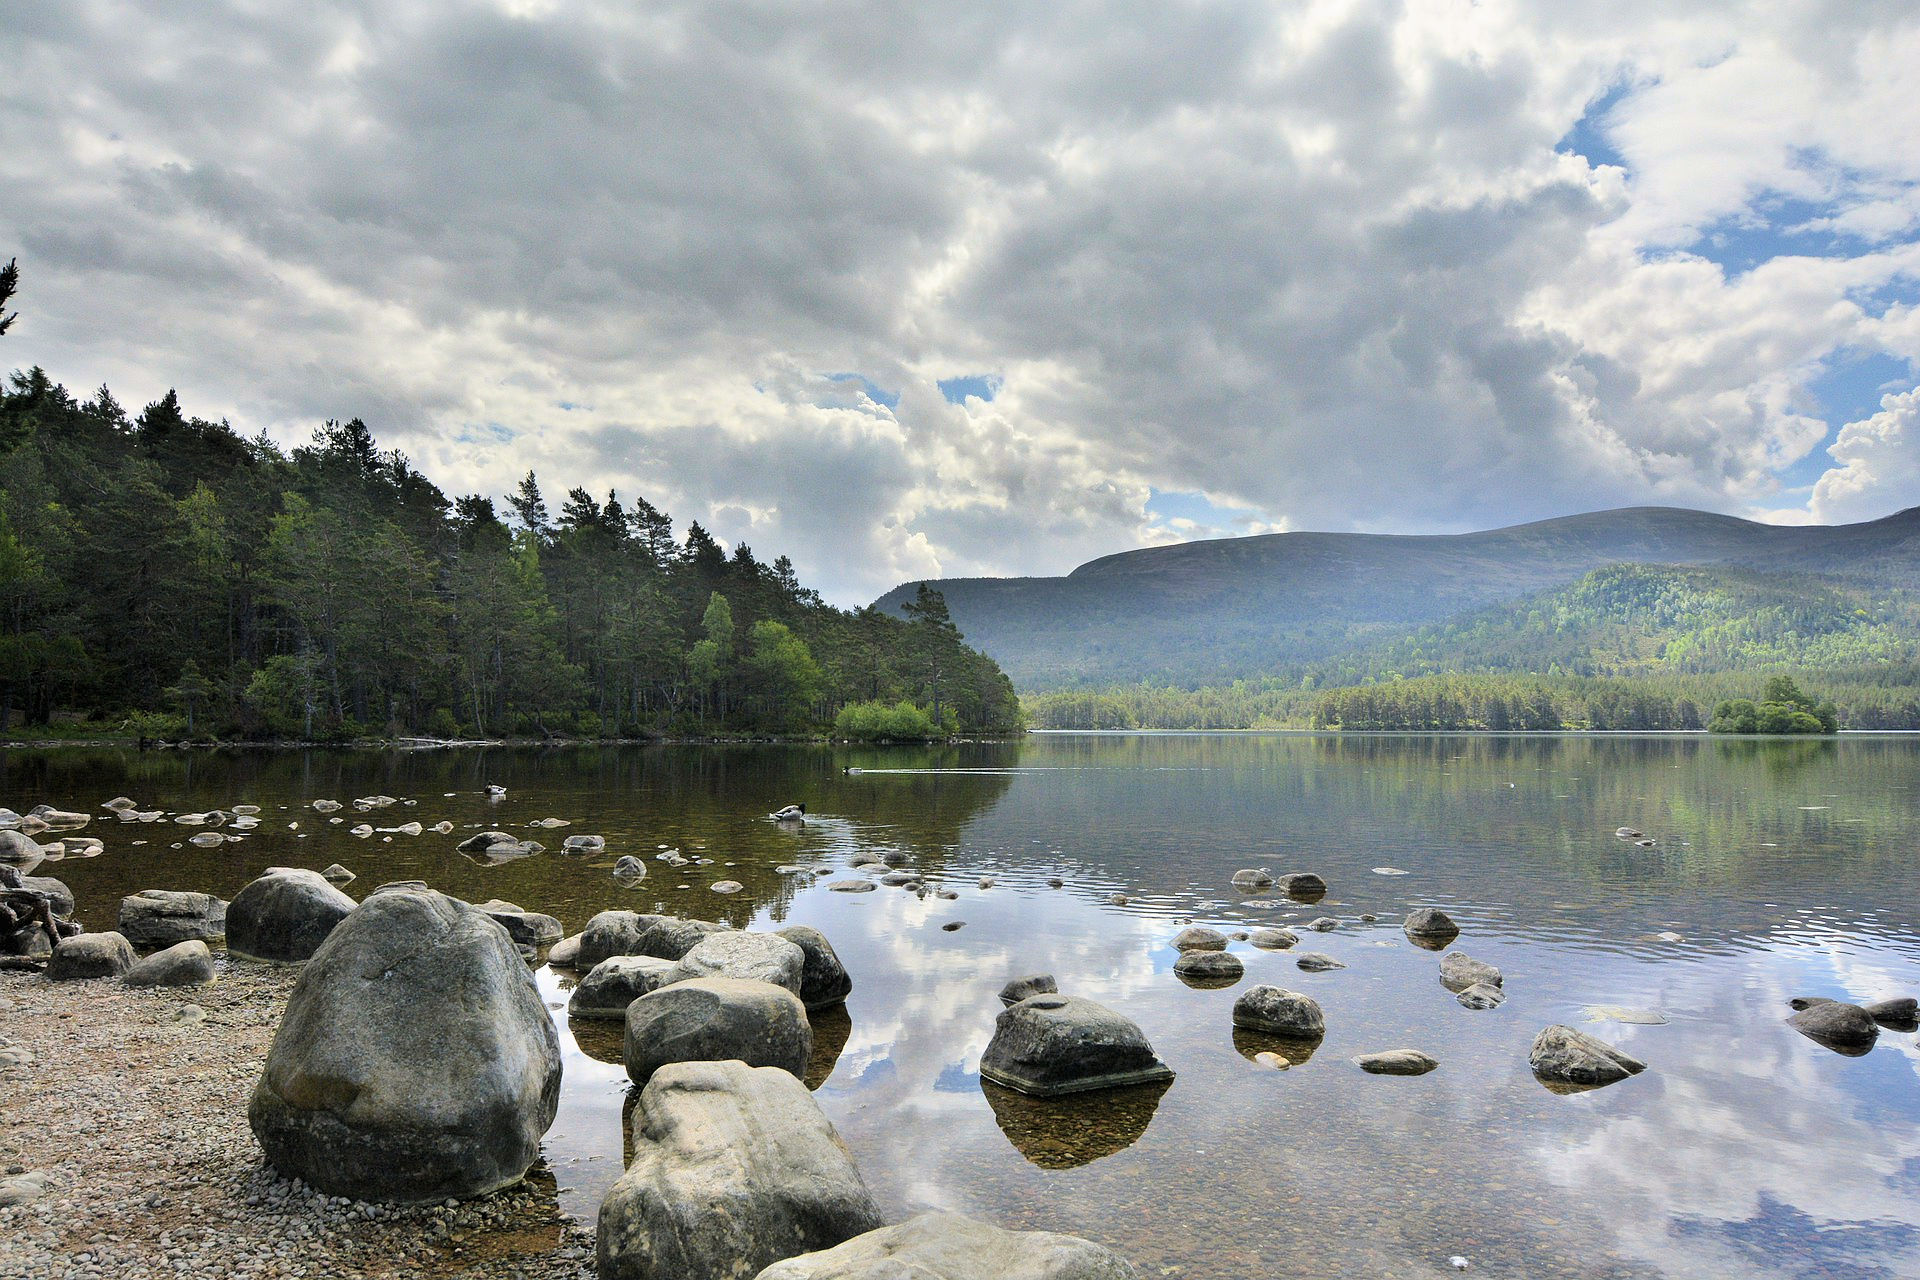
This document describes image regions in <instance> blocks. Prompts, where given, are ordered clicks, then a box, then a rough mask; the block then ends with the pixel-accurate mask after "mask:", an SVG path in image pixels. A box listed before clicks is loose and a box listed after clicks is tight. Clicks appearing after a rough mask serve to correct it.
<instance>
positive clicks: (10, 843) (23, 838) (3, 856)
mask: <svg viewBox="0 0 1920 1280" xmlns="http://www.w3.org/2000/svg"><path fill="white" fill-rule="evenodd" d="M46 856H47V851H46V850H45V849H42V848H41V847H40V845H39V842H38V841H36V840H35V839H34V838H33V837H32V836H28V835H22V834H21V833H20V832H18V831H14V830H12V829H8V830H4V831H0V862H11V863H15V864H27V865H37V864H38V863H40V862H42V861H44V860H45V859H46Z"/></svg>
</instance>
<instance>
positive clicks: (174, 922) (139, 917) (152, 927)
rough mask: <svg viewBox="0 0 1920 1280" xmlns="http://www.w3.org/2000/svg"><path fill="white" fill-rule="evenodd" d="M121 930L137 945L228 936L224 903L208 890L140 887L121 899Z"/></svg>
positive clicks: (205, 939)
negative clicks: (202, 891)
mask: <svg viewBox="0 0 1920 1280" xmlns="http://www.w3.org/2000/svg"><path fill="white" fill-rule="evenodd" d="M120 932H121V933H123V934H125V935H126V938H127V941H128V942H131V943H132V944H133V945H134V946H136V947H171V946H172V945H173V944H174V943H176V942H191V941H198V942H217V941H218V940H219V939H221V938H224V937H226V935H227V903H226V900H225V899H224V898H216V897H214V896H213V895H212V894H210V893H186V892H180V891H176V890H172V889H142V890H141V891H140V892H138V893H135V894H130V895H129V896H127V897H124V898H122V899H120Z"/></svg>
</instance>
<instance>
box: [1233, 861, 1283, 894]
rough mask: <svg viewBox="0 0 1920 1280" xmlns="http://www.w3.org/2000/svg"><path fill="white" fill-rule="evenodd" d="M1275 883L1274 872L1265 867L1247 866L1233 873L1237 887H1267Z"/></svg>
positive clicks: (1234, 884) (1234, 885) (1235, 886)
mask: <svg viewBox="0 0 1920 1280" xmlns="http://www.w3.org/2000/svg"><path fill="white" fill-rule="evenodd" d="M1272 883H1273V873H1272V872H1271V871H1268V870H1267V869H1266V868H1265V867H1258V868H1256V867H1246V868H1243V869H1242V870H1239V871H1236V872H1234V873H1233V887H1234V888H1236V889H1249V890H1251V889H1265V888H1266V887H1268V886H1269V885H1271V884H1272Z"/></svg>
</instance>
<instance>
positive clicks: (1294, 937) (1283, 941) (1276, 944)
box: [1247, 929, 1300, 951]
mask: <svg viewBox="0 0 1920 1280" xmlns="http://www.w3.org/2000/svg"><path fill="white" fill-rule="evenodd" d="M1247 941H1248V942H1251V943H1252V944H1253V945H1254V946H1256V947H1259V948H1260V949H1261V950H1262V951H1285V950H1287V949H1288V948H1289V947H1292V946H1295V945H1297V944H1298V943H1299V941H1300V935H1299V934H1297V933H1295V932H1294V931H1293V930H1291V929H1255V930H1253V931H1252V932H1250V933H1249V934H1247Z"/></svg>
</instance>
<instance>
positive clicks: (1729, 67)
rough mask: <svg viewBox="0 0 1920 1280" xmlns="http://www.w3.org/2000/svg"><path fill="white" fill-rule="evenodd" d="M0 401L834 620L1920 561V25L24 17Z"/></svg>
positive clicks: (371, 10)
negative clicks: (86, 418) (1809, 534)
mask: <svg viewBox="0 0 1920 1280" xmlns="http://www.w3.org/2000/svg"><path fill="white" fill-rule="evenodd" d="M0 49H4V50H5V52H4V54H0V57H3V58H4V60H5V72H4V74H0V257H6V256H12V255H15V254H17V255H18V257H19V260H20V268H21V288H20V293H19V295H18V296H17V297H16V299H15V303H14V305H15V306H16V307H17V308H18V309H19V311H20V313H21V318H20V320H19V322H18V323H17V324H16V325H15V326H14V328H13V330H12V331H11V332H10V333H9V334H8V335H7V336H6V337H5V338H4V339H0V365H4V366H5V367H10V368H25V367H28V366H31V365H36V364H37V365H41V366H44V367H45V368H46V369H47V371H48V372H49V373H50V374H51V375H52V376H53V377H54V378H56V379H57V380H59V381H61V382H63V383H65V384H66V385H67V386H68V387H69V388H71V389H73V390H75V391H76V392H77V393H80V394H82V395H83V396H84V395H85V394H86V393H88V392H90V391H91V390H92V388H94V387H96V386H98V385H100V384H102V383H105V384H108V385H110V386H111V387H112V389H113V391H114V393H115V394H116V396H117V397H118V398H119V399H120V400H121V401H122V402H123V403H125V404H128V405H134V406H137V405H140V404H144V403H146V402H147V401H149V400H152V399H155V398H158V397H159V396H160V395H161V394H162V393H164V392H165V391H166V389H167V388H169V387H175V388H177V389H178V390H179V392H180V396H181V399H182V402H183V404H184V406H185V408H186V409H187V411H188V412H190V413H194V414H197V415H199V416H202V417H209V418H222V417H224V418H227V419H228V420H230V421H231V422H232V423H233V425H234V426H235V427H236V428H237V429H240V430H241V431H243V432H245V433H247V434H254V433H256V432H259V431H266V432H267V433H268V434H270V435H271V436H272V437H273V438H274V439H276V440H278V441H280V442H281V443H283V444H286V445H293V444H298V443H302V442H304V441H305V440H306V439H307V438H308V437H309V436H310V434H311V432H312V430H313V429H314V427H315V426H317V425H318V424H319V423H320V422H321V421H323V420H325V419H328V418H347V417H353V416H359V417H361V418H363V419H365V420H366V422H367V423H368V424H369V425H370V426H372V427H373V428H374V430H375V432H376V433H377V435H378V436H379V438H380V440H381V441H382V443H383V444H385V445H389V446H397V447H399V448H401V449H403V450H405V452H406V453H407V454H408V455H409V456H410V457H411V458H413V460H414V461H415V463H416V465H418V466H419V467H420V468H421V469H422V470H423V471H424V472H425V473H426V474H427V475H428V476H430V477H431V478H432V479H433V480H435V481H436V482H437V483H439V484H440V485H441V487H442V488H444V489H446V490H447V491H448V492H449V493H464V492H484V493H490V494H494V495H502V494H504V493H505V492H507V491H508V490H509V489H511V488H512V487H513V486H514V484H515V483H516V482H517V481H518V479H519V477H520V476H521V475H522V474H524V473H525V472H526V471H527V470H528V469H530V468H531V469H533V470H535V471H537V473H538V474H539V476H540V479H541V482H542V485H543V487H544V488H545V489H546V491H547V493H548V494H549V496H550V498H552V497H556V496H558V495H560V494H563V493H564V492H565V490H566V489H567V488H569V487H571V486H573V485H584V486H586V487H588V488H590V489H592V490H594V491H595V492H596V493H597V494H604V491H606V490H607V489H609V488H611V489H617V490H618V491H619V492H620V493H621V494H622V495H623V496H625V495H631V494H636V493H637V494H641V495H643V496H645V497H647V498H648V499H649V500H650V501H652V502H653V503H655V504H656V505H657V506H660V507H662V508H664V509H665V510H667V511H669V512H670V513H671V514H673V515H674V516H675V517H676V518H677V520H678V521H679V525H680V527H681V528H684V526H685V524H686V522H687V521H689V520H694V519H697V520H699V521H701V522H702V523H703V524H705V525H707V526H708V527H709V528H710V529H711V530H712V531H713V532H714V533H715V534H716V535H717V536H719V537H720V538H722V540H724V541H726V542H728V543H729V544H731V543H734V542H739V541H745V542H747V543H749V544H750V545H752V546H753V547H754V549H755V551H756V552H757V553H759V554H760V555H761V557H762V558H763V559H772V558H773V557H774V556H775V555H777V554H780V553H782V552H784V553H787V554H789V555H791V556H792V557H793V559H794V561H795V563H796V565H797V566H798V568H799V570H800V573H801V576H802V578H803V579H804V580H805V581H807V582H809V583H810V584H813V585H816V586H818V587H820V588H821V589H822V590H823V591H824V593H825V594H826V595H827V597H828V598H829V599H831V600H834V601H836V602H838V603H842V604H857V603H863V602H865V601H866V600H869V599H872V598H873V597H874V596H876V595H878V594H880V593H881V592H883V591H884V590H886V589H887V588H889V587H891V586H893V585H894V584H896V583H898V582H902V581H907V580H912V579H918V578H928V577H943V576H944V577H952V576H973V575H983V574H984V575H1005V574H1034V573H1061V572H1065V571H1066V570H1068V569H1070V568H1072V567H1073V566H1074V565H1076V564H1078V563H1080V562H1082V561H1084V560H1086V559H1089V558H1092V557H1094V556H1097V555H1103V554H1107V553H1110V552H1113V551H1118V550H1124V549H1126V548H1129V547H1135V546H1143V545H1151V544H1155V543H1163V542H1169V541H1177V540H1183V539H1188V538H1195V537H1216V536H1224V535H1230V534H1245V533H1263V532H1276V531H1283V530H1288V529H1336V530H1337V529H1351V530H1363V531H1382V532H1457V531H1464V530H1469V529H1476V528H1487V527H1493V526H1497V525H1502V524H1510V523H1514V522H1516V521H1521V520H1528V519H1537V518H1543V517H1548V516H1553V515H1560V514H1566V513H1569V512H1574V511H1587V510H1595V509H1599V508H1605V507H1612V506H1620V505H1629V504H1640V503H1661V504H1672V505H1682V506H1693V507H1701V508H1707V509H1711V510H1717V511H1725V512H1730V513H1734V514H1739V515H1746V516H1751V517H1755V518H1761V519H1768V520H1774V521H1782V522H1814V521H1817V522H1823V523H1825V522H1845V521H1853V520H1864V519H1874V518H1877V517H1880V516H1883V515H1886V514H1889V513H1891V512H1893V511H1896V510H1899V509H1901V508H1903V507H1907V506H1911V505H1915V504H1920V392H1917V391H1916V389H1915V387H1916V372H1917V371H1920V307H1917V306H1916V303H1920V143H1916V141H1915V140H1916V139H1920V7H1916V6H1915V5H1913V4H1912V3H1911V2H1910V0H1898V2H1894V3H1881V2H1876V0H1843V2H1834V3H1824V2H1818V0H1803V2H1794V0H1762V2H1756V3H1724V4H1722V3H1711V2H1710V0H1671V2H1667V0H1614V2H1613V3H1609V4H1605V5H1595V4H1591V3H1587V2H1586V0H1530V2H1527V3H1520V2H1517V0H1481V2H1479V3H1470V2H1468V0H1401V2H1399V3H1374V2H1369V0H1338V2H1332V0H1329V2H1325V3H1322V2H1319V0H1312V2H1307V3H1285V2H1276V0H1260V2H1248V3H1242V2H1238V0H1153V2H1152V3H1122V2H1115V3H1108V4H1101V5H1093V4H1087V3H1077V2H1075V0H1056V2H1055V3H1050V4H1043V5H1035V4H1024V3H1023V4H1006V3H996V2H994V0H976V2H975V3H972V4H968V5H958V6H947V5H938V6H936V5H917V6H916V5H900V4H894V3H872V4H869V3H860V2H858V0H823V2H822V3H819V4H811V5H793V4H788V3H755V2H753V0H731V2H717V3H700V2H698V0H683V2H680V3H656V4H648V3H636V2H635V0H618V2H617V3H599V2H596V0H574V2H569V3H559V2H558V0H553V2H549V0H493V2H491V3H489V2H472V3H468V2H464V0H443V2H441V3H419V2H416V0H368V2H366V3H327V2H325V0H309V2H308V3H303V4H299V5H266V4H259V3H220V2H218V0H207V2H206V3H197V4H193V5H156V4H123V3H109V2H107V0H16V2H14V3H9V4H6V5H4V6H0Z"/></svg>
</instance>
